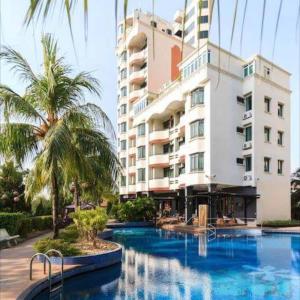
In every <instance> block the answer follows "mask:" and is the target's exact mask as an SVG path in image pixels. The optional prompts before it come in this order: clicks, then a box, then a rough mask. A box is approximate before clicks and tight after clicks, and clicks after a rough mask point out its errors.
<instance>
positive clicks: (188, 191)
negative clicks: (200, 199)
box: [185, 186, 193, 225]
mask: <svg viewBox="0 0 300 300" xmlns="http://www.w3.org/2000/svg"><path fill="white" fill-rule="evenodd" d="M192 194H193V187H192V186H188V187H186V188H185V223H187V225H191V224H192V220H191V217H192V214H193V199H192V198H191V197H189V196H191V195H192Z"/></svg>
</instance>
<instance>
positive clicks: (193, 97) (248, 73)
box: [117, 0, 290, 222]
mask: <svg viewBox="0 0 300 300" xmlns="http://www.w3.org/2000/svg"><path fill="white" fill-rule="evenodd" d="M197 2H198V1H195V0H194V1H189V4H188V9H187V16H189V17H186V19H187V20H186V26H185V28H186V29H185V30H186V31H185V43H184V48H183V52H181V37H182V28H183V27H182V13H180V12H176V14H175V17H174V22H173V23H169V22H166V21H165V20H162V19H160V18H158V17H156V16H155V17H153V16H152V15H151V14H147V13H142V12H141V11H135V12H134V14H133V15H132V16H130V17H128V18H127V20H126V26H124V22H122V23H121V24H120V26H119V29H120V30H119V31H120V34H119V40H118V47H117V56H118V68H119V78H118V86H119V97H118V155H119V158H120V161H121V163H122V165H123V171H122V176H121V178H120V184H119V192H120V196H121V199H134V198H135V197H136V196H137V195H139V194H141V195H142V194H146V195H151V196H152V197H154V198H155V199H156V200H158V203H160V206H161V207H163V206H164V205H166V204H167V205H168V207H170V208H171V210H172V211H176V212H179V213H183V214H185V217H186V220H189V219H190V217H191V216H193V215H195V214H197V207H198V204H202V203H206V204H209V206H210V217H211V218H217V216H218V215H220V214H222V215H233V214H234V216H235V217H240V218H241V219H242V218H244V219H246V218H253V219H256V220H257V221H258V222H260V221H262V220H272V219H273V220H274V219H289V218H290V181H289V173H290V89H289V78H290V74H289V73H288V72H287V71H285V70H283V69H282V68H280V67H279V66H276V65H274V64H272V63H271V62H269V61H268V60H266V59H265V58H263V57H261V56H258V55H256V56H253V57H251V58H249V59H247V60H244V59H242V58H239V57H237V56H235V55H233V54H231V53H229V52H227V51H226V50H224V49H219V47H217V46H215V45H214V44H212V43H210V42H209V41H208V40H207V37H208V30H209V11H210V1H203V3H204V4H203V9H201V17H200V19H201V20H202V23H203V24H201V25H200V31H199V24H198V23H197V20H198V19H199V10H198V9H199V8H198V6H197ZM191 24H194V25H191ZM125 28H126V33H124V30H125ZM180 28H181V32H180ZM190 28H192V29H190ZM201 28H202V29H201ZM199 32H200V33H199ZM198 38H200V42H199V44H198Z"/></svg>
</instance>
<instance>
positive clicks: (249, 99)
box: [245, 94, 252, 111]
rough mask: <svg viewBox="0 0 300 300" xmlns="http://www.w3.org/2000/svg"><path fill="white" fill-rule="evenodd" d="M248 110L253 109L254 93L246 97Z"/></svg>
mask: <svg viewBox="0 0 300 300" xmlns="http://www.w3.org/2000/svg"><path fill="white" fill-rule="evenodd" d="M245 104H246V111H249V110H252V94H249V95H247V96H246V97H245Z"/></svg>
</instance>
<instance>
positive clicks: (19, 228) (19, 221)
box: [0, 212, 52, 237]
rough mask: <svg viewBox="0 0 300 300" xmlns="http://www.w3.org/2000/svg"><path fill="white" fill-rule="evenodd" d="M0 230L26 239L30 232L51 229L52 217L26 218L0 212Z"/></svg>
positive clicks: (17, 214) (20, 214)
mask: <svg viewBox="0 0 300 300" xmlns="http://www.w3.org/2000/svg"><path fill="white" fill-rule="evenodd" d="M0 228H5V229H6V230H7V232H8V233H9V234H10V235H16V234H19V235H20V236H22V237H26V236H27V234H28V233H30V232H32V231H42V230H46V229H51V228H52V217H51V216H39V217H28V216H26V215H24V214H22V213H3V212H0Z"/></svg>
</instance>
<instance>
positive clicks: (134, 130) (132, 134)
mask: <svg viewBox="0 0 300 300" xmlns="http://www.w3.org/2000/svg"><path fill="white" fill-rule="evenodd" d="M135 135H136V127H133V128H130V129H129V130H128V137H129V138H132V137H134V136H135Z"/></svg>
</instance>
